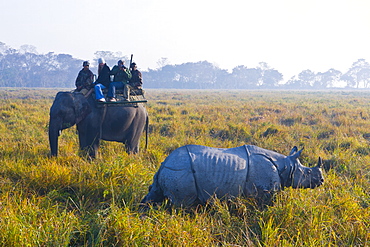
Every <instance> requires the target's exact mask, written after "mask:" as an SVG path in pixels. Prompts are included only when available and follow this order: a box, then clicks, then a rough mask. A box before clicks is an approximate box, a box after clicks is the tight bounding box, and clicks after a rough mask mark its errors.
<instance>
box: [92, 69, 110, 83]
mask: <svg viewBox="0 0 370 247" xmlns="http://www.w3.org/2000/svg"><path fill="white" fill-rule="evenodd" d="M99 83H100V84H102V85H104V86H105V87H109V83H110V69H109V67H108V65H107V64H104V66H103V68H102V69H101V71H100V73H99V75H98V79H96V81H95V84H99Z"/></svg>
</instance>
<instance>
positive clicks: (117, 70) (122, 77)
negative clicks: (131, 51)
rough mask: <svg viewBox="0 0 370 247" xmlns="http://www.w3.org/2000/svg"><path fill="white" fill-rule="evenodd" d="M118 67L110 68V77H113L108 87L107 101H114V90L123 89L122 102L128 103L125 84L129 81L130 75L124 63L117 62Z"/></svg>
mask: <svg viewBox="0 0 370 247" xmlns="http://www.w3.org/2000/svg"><path fill="white" fill-rule="evenodd" d="M117 64H118V65H115V66H114V67H113V68H112V71H111V75H114V78H113V82H112V83H111V84H110V85H109V90H108V95H107V96H108V101H111V102H112V101H116V89H121V88H123V89H124V90H123V100H126V101H128V94H127V89H126V87H127V84H128V82H129V80H130V79H131V73H130V70H129V69H128V68H126V67H125V65H124V62H123V61H122V60H119V61H118V63H117Z"/></svg>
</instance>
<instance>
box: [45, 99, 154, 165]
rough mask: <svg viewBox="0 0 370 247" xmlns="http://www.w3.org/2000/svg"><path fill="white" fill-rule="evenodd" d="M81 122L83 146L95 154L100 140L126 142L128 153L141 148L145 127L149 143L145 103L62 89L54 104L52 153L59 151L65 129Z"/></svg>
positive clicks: (78, 127)
mask: <svg viewBox="0 0 370 247" xmlns="http://www.w3.org/2000/svg"><path fill="white" fill-rule="evenodd" d="M75 124H76V125H77V131H78V137H79V143H80V149H81V150H83V151H86V152H87V153H88V155H89V157H91V158H95V157H96V155H97V151H98V149H99V144H100V140H105V141H116V142H122V143H123V144H124V145H125V148H126V152H127V153H138V152H139V141H140V137H141V135H142V133H143V132H144V129H145V131H146V144H145V146H146V147H147V145H148V125H149V116H148V113H147V111H146V108H145V106H144V105H143V104H142V103H136V104H115V105H109V106H108V105H106V104H99V103H97V102H96V101H95V99H94V96H93V94H90V95H88V96H85V95H84V94H82V93H80V92H58V93H57V95H56V96H55V99H54V102H53V104H52V106H51V107H50V121H49V143H50V151H51V156H57V155H58V137H59V135H60V133H61V131H62V130H64V129H67V128H70V127H72V126H73V125H75Z"/></svg>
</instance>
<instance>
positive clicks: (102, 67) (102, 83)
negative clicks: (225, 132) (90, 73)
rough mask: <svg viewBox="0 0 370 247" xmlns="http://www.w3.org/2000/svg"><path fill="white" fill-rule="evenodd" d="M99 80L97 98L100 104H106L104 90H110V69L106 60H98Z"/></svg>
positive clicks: (96, 89)
mask: <svg viewBox="0 0 370 247" xmlns="http://www.w3.org/2000/svg"><path fill="white" fill-rule="evenodd" d="M98 63H99V67H98V79H96V81H95V98H96V100H97V101H99V102H105V98H104V95H103V91H102V90H103V89H104V88H108V87H109V84H110V69H109V67H108V65H107V64H106V63H105V60H104V58H99V59H98Z"/></svg>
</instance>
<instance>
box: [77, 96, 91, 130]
mask: <svg viewBox="0 0 370 247" xmlns="http://www.w3.org/2000/svg"><path fill="white" fill-rule="evenodd" d="M81 96H82V97H81ZM74 105H75V114H76V124H78V123H79V122H81V121H82V120H83V119H84V118H85V117H86V116H87V115H89V114H90V113H91V107H90V105H89V102H88V101H87V99H86V98H85V97H84V96H83V95H82V94H81V95H79V96H78V97H75V100H74Z"/></svg>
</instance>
